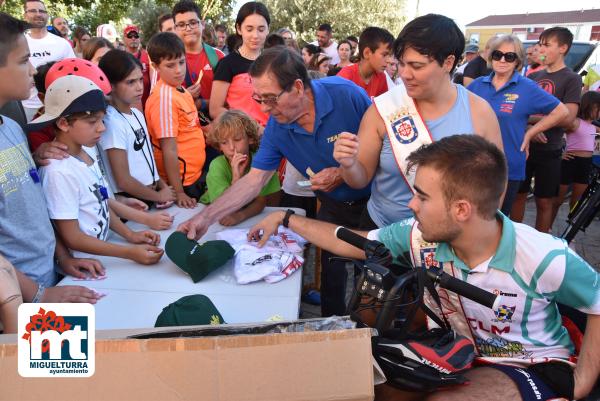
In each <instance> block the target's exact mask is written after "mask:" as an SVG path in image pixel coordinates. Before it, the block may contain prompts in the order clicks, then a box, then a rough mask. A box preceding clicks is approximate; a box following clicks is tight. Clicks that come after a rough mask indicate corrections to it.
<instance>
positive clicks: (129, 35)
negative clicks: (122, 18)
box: [127, 32, 140, 39]
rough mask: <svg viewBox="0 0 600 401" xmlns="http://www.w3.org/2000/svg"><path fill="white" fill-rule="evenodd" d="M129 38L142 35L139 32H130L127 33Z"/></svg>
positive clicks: (137, 37)
mask: <svg viewBox="0 0 600 401" xmlns="http://www.w3.org/2000/svg"><path fill="white" fill-rule="evenodd" d="M127 38H129V39H139V38H140V35H139V34H138V33H137V32H129V33H128V34H127Z"/></svg>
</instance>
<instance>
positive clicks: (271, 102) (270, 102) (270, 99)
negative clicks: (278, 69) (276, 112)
mask: <svg viewBox="0 0 600 401" xmlns="http://www.w3.org/2000/svg"><path fill="white" fill-rule="evenodd" d="M284 93H285V89H284V90H282V91H281V92H280V93H279V95H277V96H266V97H258V96H257V95H252V100H254V101H255V102H256V103H258V104H264V105H267V106H269V107H274V106H276V105H277V102H278V101H279V98H280V97H281V95H283V94H284Z"/></svg>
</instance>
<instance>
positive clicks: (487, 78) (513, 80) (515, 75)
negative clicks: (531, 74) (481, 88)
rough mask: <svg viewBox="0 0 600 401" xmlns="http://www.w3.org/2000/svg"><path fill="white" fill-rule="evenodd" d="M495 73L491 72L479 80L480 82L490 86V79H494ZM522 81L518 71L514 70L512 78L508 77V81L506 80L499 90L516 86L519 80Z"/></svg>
mask: <svg viewBox="0 0 600 401" xmlns="http://www.w3.org/2000/svg"><path fill="white" fill-rule="evenodd" d="M495 74H496V73H495V72H493V71H492V73H491V74H490V75H486V76H485V77H483V79H482V80H481V82H486V83H488V84H490V85H491V84H492V79H493V78H494V75H495ZM522 79H523V76H522V75H521V74H520V73H519V71H517V70H515V71H514V72H513V74H512V77H510V79H509V80H508V82H507V83H506V84H505V85H504V86H503V87H502V88H501V89H504V88H506V87H507V86H509V85H511V84H517V83H518V82H519V81H520V80H522Z"/></svg>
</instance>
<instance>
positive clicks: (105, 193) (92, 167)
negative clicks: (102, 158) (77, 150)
mask: <svg viewBox="0 0 600 401" xmlns="http://www.w3.org/2000/svg"><path fill="white" fill-rule="evenodd" d="M81 151H82V152H83V153H85V154H86V156H87V157H89V158H90V159H91V160H92V164H91V165H90V164H87V162H86V161H85V160H83V159H82V158H81V157H79V155H71V156H73V157H74V158H76V159H77V160H79V161H80V162H82V163H83V164H85V165H86V167H87V168H89V169H90V171H91V172H92V174H94V176H95V177H96V183H97V184H98V191H99V192H100V197H101V198H102V200H103V201H104V200H107V199H108V189H106V186H105V185H104V177H103V176H102V171H100V173H98V171H97V170H96V164H98V163H99V162H98V161H96V160H94V159H93V158H92V156H90V155H88V154H87V152H86V151H85V150H83V149H81Z"/></svg>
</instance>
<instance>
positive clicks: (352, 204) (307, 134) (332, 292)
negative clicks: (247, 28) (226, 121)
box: [178, 48, 371, 316]
mask: <svg viewBox="0 0 600 401" xmlns="http://www.w3.org/2000/svg"><path fill="white" fill-rule="evenodd" d="M249 74H250V76H251V77H252V85H253V87H254V96H253V99H254V100H255V101H256V102H258V103H260V104H261V106H262V110H263V111H264V112H267V113H270V114H271V117H270V118H269V121H268V123H267V126H266V127H265V132H264V135H263V138H262V140H261V143H260V148H259V150H258V152H257V153H256V155H255V156H254V158H253V160H252V169H251V170H250V172H249V173H248V174H246V175H245V176H244V177H243V178H242V179H240V180H239V181H238V182H236V183H235V184H234V185H232V186H231V187H230V188H229V189H228V190H227V191H226V192H225V193H224V194H223V196H221V197H220V198H219V199H217V201H216V202H214V203H213V204H211V205H210V206H208V207H207V208H206V209H204V210H203V211H202V212H201V213H199V214H197V215H196V216H194V217H193V218H191V219H190V220H188V221H186V222H185V223H183V224H181V225H180V226H179V228H178V229H179V230H181V231H183V232H186V233H187V234H188V238H196V239H197V238H200V237H201V236H202V235H203V234H204V233H205V232H206V230H207V229H208V227H209V226H210V225H211V224H212V223H214V222H216V221H218V220H219V219H220V218H221V217H223V216H225V215H227V214H229V213H231V211H233V210H238V209H240V208H241V207H243V206H244V205H246V204H248V202H250V201H251V200H252V199H254V198H255V197H256V196H257V195H258V193H259V192H260V189H261V188H262V187H263V186H264V185H265V184H266V183H267V181H268V180H269V179H270V177H271V175H272V174H273V173H274V172H275V170H277V168H278V167H279V163H280V162H281V159H282V158H286V159H287V160H288V161H289V162H290V163H291V164H292V165H293V166H294V167H295V168H296V169H297V170H298V171H299V172H300V173H301V174H302V175H304V176H305V177H306V181H307V185H310V188H311V189H312V190H313V191H315V194H316V195H317V197H318V198H319V200H320V201H321V207H320V209H319V212H318V213H317V219H318V220H323V221H328V222H332V223H336V224H346V225H349V226H351V227H356V226H357V225H358V222H359V219H360V216H361V214H362V212H363V210H364V208H365V205H366V203H367V200H368V198H369V194H370V186H368V185H367V186H366V187H365V188H363V189H352V188H350V187H349V186H348V185H346V184H345V183H344V181H343V179H342V177H341V175H340V172H339V164H338V163H337V162H336V161H335V159H334V158H333V145H334V143H335V140H336V139H337V136H338V134H340V133H341V132H353V133H356V132H358V127H359V125H360V121H361V119H362V116H363V114H364V113H365V111H366V110H367V108H368V107H369V106H370V104H371V102H370V100H369V97H368V96H367V94H366V92H365V91H364V90H363V89H361V88H359V87H358V86H356V85H355V84H353V83H352V82H349V81H347V80H344V79H342V78H338V77H330V78H324V79H321V80H318V81H311V80H310V79H309V78H308V74H307V71H306V67H305V66H304V63H303V62H302V59H301V58H300V56H299V55H297V54H296V53H295V52H293V51H290V50H288V49H280V48H279V49H278V48H272V49H268V50H266V51H265V52H263V54H262V55H261V56H260V57H259V58H258V59H256V61H255V62H254V63H253V64H252V66H251V67H250V71H249ZM288 218H289V216H288ZM286 221H287V219H286ZM331 256H333V255H332V254H330V253H329V252H325V251H324V252H323V253H322V258H321V259H322V270H321V313H322V315H323V316H330V315H333V314H337V315H341V314H344V313H345V302H344V298H345V284H346V269H345V266H344V263H343V262H341V261H335V262H333V263H330V262H329V258H330V257H331Z"/></svg>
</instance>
